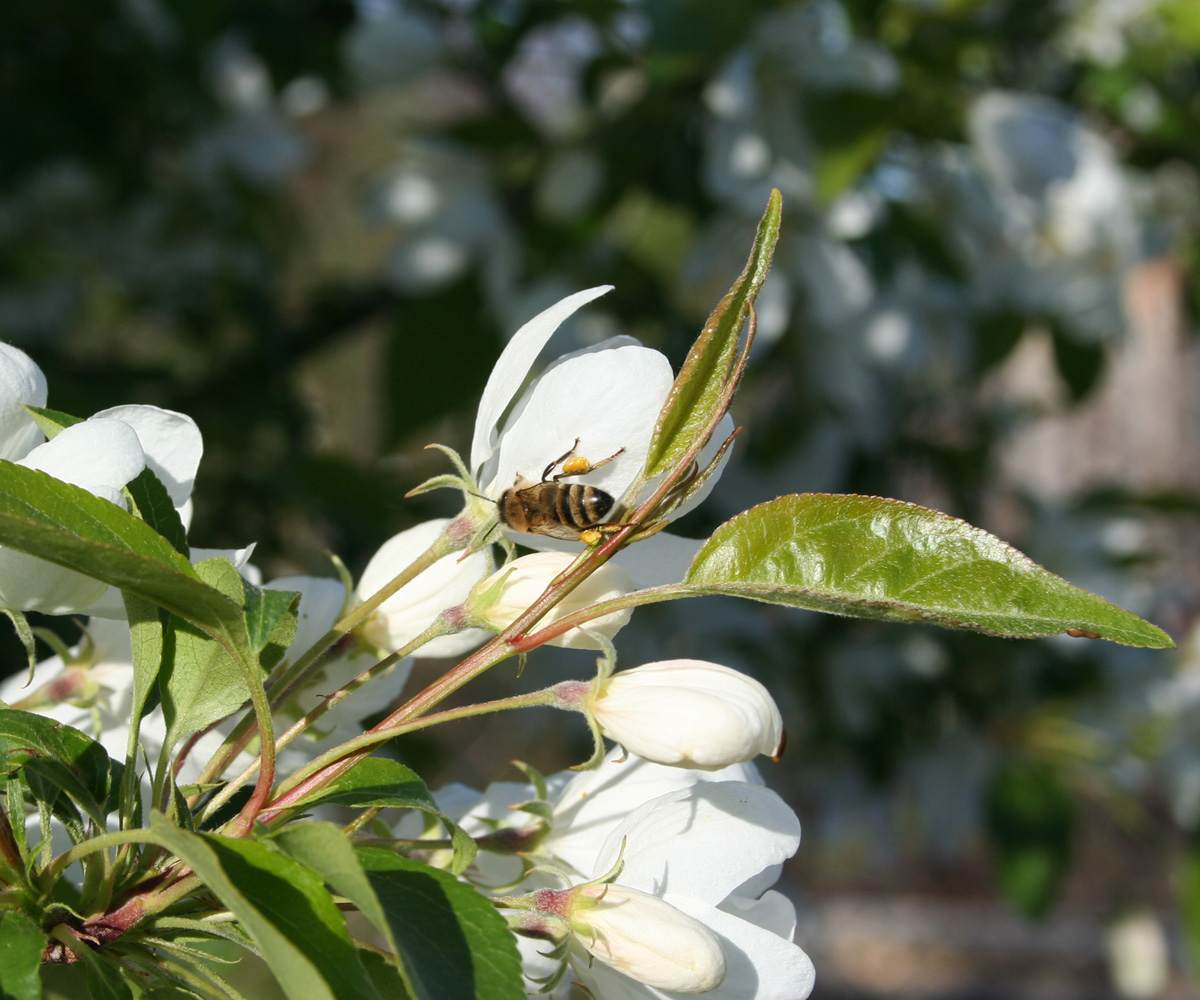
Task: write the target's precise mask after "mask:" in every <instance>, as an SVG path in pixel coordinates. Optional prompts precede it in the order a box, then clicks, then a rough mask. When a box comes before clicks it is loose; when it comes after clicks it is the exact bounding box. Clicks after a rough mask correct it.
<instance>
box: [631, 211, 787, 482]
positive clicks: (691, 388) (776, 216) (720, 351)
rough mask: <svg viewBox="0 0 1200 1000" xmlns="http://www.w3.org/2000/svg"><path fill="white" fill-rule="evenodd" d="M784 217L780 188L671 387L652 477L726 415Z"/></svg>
mask: <svg viewBox="0 0 1200 1000" xmlns="http://www.w3.org/2000/svg"><path fill="white" fill-rule="evenodd" d="M782 212H783V199H782V197H781V196H780V194H779V191H778V189H776V190H774V191H772V192H771V199H770V201H769V202H768V203H767V210H766V212H765V213H764V214H763V217H762V221H760V222H759V224H758V233H757V235H756V236H755V238H754V246H753V248H752V249H751V251H750V258H749V259H748V260H747V261H746V267H745V270H743V271H742V273H741V275H740V276H739V277H738V279H737V281H735V282H734V283H733V287H732V288H730V289H729V291H728V292H727V293H726V294H725V297H724V298H723V299H721V301H720V302H719V303H718V304H717V308H716V309H714V310H713V313H712V315H711V316H709V317H708V321H707V322H706V323H705V324H704V328H703V329H702V330H701V331H700V336H699V337H697V338H696V341H695V343H693V344H692V347H691V350H689V351H688V356H687V358H686V359H685V360H684V362H683V367H682V368H681V369H680V370H679V375H678V376H677V377H676V378H675V383H674V384H673V385H672V386H671V392H670V394H669V395H668V396H667V402H666V403H665V405H664V406H663V409H662V412H661V413H660V414H659V416H658V425H657V426H656V427H655V428H654V437H653V438H652V439H651V442H650V453H649V455H648V457H647V459H646V471H645V475H646V477H647V478H653V477H655V476H657V475H660V474H661V473H663V472H666V471H668V470H669V469H672V468H674V466H675V464H676V463H677V462H678V461H679V460H680V458H681V457H682V456H684V455H685V454H686V453H687V452H688V451H689V450H690V449H691V448H692V447H693V446H695V445H697V444H698V443H699V440H700V439H703V438H704V437H707V436H708V434H710V433H711V431H712V427H713V426H714V424H715V423H716V421H717V419H719V418H720V415H721V412H720V411H721V410H722V409H723V407H724V406H725V405H727V402H728V401H727V399H726V396H725V393H726V389H727V387H728V379H729V373H730V371H731V370H732V368H733V361H734V358H735V357H736V356H737V350H738V339H739V337H740V336H741V332H742V327H743V325H745V322H746V316H747V315H748V314H749V311H750V304H751V303H752V302H753V301H754V299H755V297H756V296H757V295H758V290H759V289H760V288H761V287H762V284H763V282H764V281H765V280H766V277H767V271H768V270H770V267H771V256H772V255H773V254H774V252H775V243H776V241H777V240H778V239H779V224H780V219H781V215H782Z"/></svg>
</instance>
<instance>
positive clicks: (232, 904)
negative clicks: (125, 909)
mask: <svg viewBox="0 0 1200 1000" xmlns="http://www.w3.org/2000/svg"><path fill="white" fill-rule="evenodd" d="M150 830H151V832H152V833H153V834H154V836H155V838H156V840H157V842H158V843H159V844H161V845H162V846H163V847H166V848H167V849H168V850H169V851H171V853H173V854H175V855H176V856H177V857H179V858H181V859H182V860H183V861H184V863H186V864H187V865H188V866H189V867H190V868H191V869H192V870H193V871H194V872H195V873H196V874H197V875H198V876H199V877H200V878H201V879H202V880H203V881H204V884H205V885H206V886H208V888H209V889H210V890H211V891H212V892H213V893H214V894H215V895H216V897H217V898H218V899H220V900H221V902H222V903H223V904H224V905H225V906H227V907H228V908H229V909H230V911H231V912H232V913H233V914H234V916H235V917H237V919H238V921H239V922H240V923H241V925H242V927H243V929H244V930H245V931H246V933H247V934H248V935H249V936H250V938H251V940H252V941H253V942H254V944H255V945H256V946H257V947H258V949H259V951H260V952H261V953H262V956H263V958H264V959H265V960H266V962H267V964H268V965H269V966H270V968H271V971H272V973H273V974H274V975H275V978H276V980H277V981H278V982H279V985H280V986H281V987H282V989H283V991H284V993H286V994H287V996H288V997H290V998H292V1000H379V994H378V993H377V992H376V991H375V987H374V985H373V984H372V982H371V980H370V978H369V977H368V976H367V974H366V971H365V970H364V969H363V967H362V964H361V963H360V962H359V961H358V954H357V949H356V948H355V947H354V943H353V942H352V941H351V940H350V934H349V932H348V931H347V930H346V922H345V920H344V919H343V917H342V914H341V911H340V910H338V908H337V906H336V904H335V903H334V901H333V897H332V896H330V894H329V891H328V890H327V889H326V888H325V886H324V885H323V884H322V882H321V879H320V877H319V876H318V875H316V874H314V873H313V872H311V871H309V870H308V869H307V868H305V867H304V866H303V865H301V864H299V863H298V862H296V861H293V860H292V859H291V858H289V857H285V856H284V855H282V854H278V853H276V852H274V851H272V850H270V849H269V848H267V847H266V846H265V845H263V844H259V843H256V842H254V841H246V840H232V839H229V838H227V837H218V836H216V835H215V834H199V833H186V832H184V831H183V830H179V829H177V828H176V827H174V826H172V825H171V824H170V823H169V822H168V821H167V820H166V819H165V818H164V817H163V816H162V815H161V814H159V813H154V814H152V815H151V817H150Z"/></svg>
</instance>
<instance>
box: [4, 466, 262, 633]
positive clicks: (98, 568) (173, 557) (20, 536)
mask: <svg viewBox="0 0 1200 1000" xmlns="http://www.w3.org/2000/svg"><path fill="white" fill-rule="evenodd" d="M0 545H7V546H9V547H10V548H13V549H17V550H19V551H21V552H27V553H29V554H30V555H33V556H37V557H38V558H41V559H45V560H47V561H49V562H52V563H56V564H57V565H59V566H65V567H66V568H67V569H73V570H75V571H76V572H79V573H83V574H84V575H85V576H90V577H93V578H95V579H97V580H103V581H104V582H105V583H108V584H111V585H112V586H114V587H117V588H118V589H120V590H123V591H129V592H132V593H134V594H137V595H138V596H140V597H144V598H146V600H149V601H153V602H154V603H155V604H157V605H159V606H160V607H163V608H166V609H167V610H168V611H171V612H172V613H174V614H177V615H179V616H181V617H182V618H184V619H185V620H187V621H190V622H192V623H193V624H195V625H197V626H199V627H201V628H203V629H205V631H207V632H209V633H210V634H213V635H217V636H220V637H222V638H224V639H225V640H226V641H228V642H230V643H231V644H232V645H233V646H234V647H235V648H248V640H247V639H246V638H245V630H246V626H245V621H244V619H243V617H242V609H241V605H240V604H239V603H234V602H232V601H230V599H229V598H228V597H226V596H225V595H224V594H222V593H220V592H219V591H217V590H215V589H214V588H213V587H210V586H207V585H205V584H204V583H203V582H202V581H201V580H200V578H199V577H198V575H197V574H196V571H195V570H194V569H193V568H192V565H191V564H190V563H189V562H188V561H187V559H185V558H184V557H183V556H182V555H180V554H179V553H178V552H176V551H175V549H174V548H172V546H171V543H170V542H168V541H167V540H166V539H165V538H163V536H162V535H160V534H159V533H158V532H156V531H155V530H154V529H153V528H151V527H150V525H148V524H146V522H144V521H141V520H139V519H138V518H136V517H134V516H133V515H131V514H128V513H126V512H125V511H124V510H122V509H121V508H120V507H118V506H117V505H116V504H112V503H109V502H108V501H107V500H101V499H100V498H99V497H96V496H93V495H92V494H91V493H89V492H88V491H87V490H84V489H80V488H79V487H78V486H72V485H70V484H69V483H64V482H62V481H61V480H58V479H55V478H54V477H52V476H48V475H46V474H45V473H44V472H38V471H36V470H34V469H26V468H24V467H23V466H20V465H14V464H13V463H12V462H4V461H0Z"/></svg>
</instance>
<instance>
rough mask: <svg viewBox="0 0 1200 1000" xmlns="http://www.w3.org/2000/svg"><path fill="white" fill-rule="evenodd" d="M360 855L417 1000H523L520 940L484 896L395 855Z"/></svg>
mask: <svg viewBox="0 0 1200 1000" xmlns="http://www.w3.org/2000/svg"><path fill="white" fill-rule="evenodd" d="M358 857H359V861H360V862H362V866H363V869H364V870H365V871H366V873H367V878H368V879H369V880H370V882H371V886H372V888H374V890H375V895H376V896H377V897H378V899H379V902H380V903H381V904H382V906H383V909H384V912H385V913H386V914H387V920H388V924H389V926H390V927H391V931H392V938H393V939H394V940H395V942H396V947H397V951H396V954H397V957H398V958H399V959H400V962H401V964H402V966H403V968H404V970H405V972H406V973H407V975H408V979H409V981H410V983H411V984H412V995H413V997H414V998H415V1000H524V997H525V989H524V985H523V982H522V978H521V959H520V956H519V955H518V953H517V943H516V939H515V938H514V937H513V934H512V932H511V931H510V930H509V929H508V927H507V925H506V924H505V921H504V918H503V917H501V916H500V914H499V913H497V912H496V909H495V907H493V906H492V904H491V903H489V902H488V901H487V899H485V898H484V897H483V896H482V895H480V894H479V892H477V891H476V890H475V889H473V888H472V887H471V886H470V885H467V884H466V883H464V882H459V881H458V879H456V878H454V877H453V876H452V875H448V874H447V873H446V872H443V871H439V870H438V869H436V868H431V867H429V866H428V865H426V864H422V863H421V862H419V861H413V860H411V859H409V858H404V857H401V856H400V855H398V854H394V853H393V852H391V851H386V850H383V849H380V848H373V847H361V848H359V849H358Z"/></svg>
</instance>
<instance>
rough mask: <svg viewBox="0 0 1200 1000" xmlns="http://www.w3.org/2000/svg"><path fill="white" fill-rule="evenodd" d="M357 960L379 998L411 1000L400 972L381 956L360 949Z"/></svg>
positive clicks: (410, 994)
mask: <svg viewBox="0 0 1200 1000" xmlns="http://www.w3.org/2000/svg"><path fill="white" fill-rule="evenodd" d="M358 960H359V961H360V962H362V964H363V968H364V969H366V970H367V975H368V976H370V977H371V982H373V983H374V984H375V989H377V990H378V991H379V995H380V996H381V997H387V1000H412V993H410V992H409V990H408V986H407V985H406V984H405V982H404V978H403V977H402V976H401V975H400V970H399V969H397V968H396V966H394V965H393V964H392V963H391V962H389V961H388V960H387V959H386V958H384V957H383V956H382V955H380V954H378V953H377V952H373V951H366V950H365V949H363V948H360V949H359V950H358Z"/></svg>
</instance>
